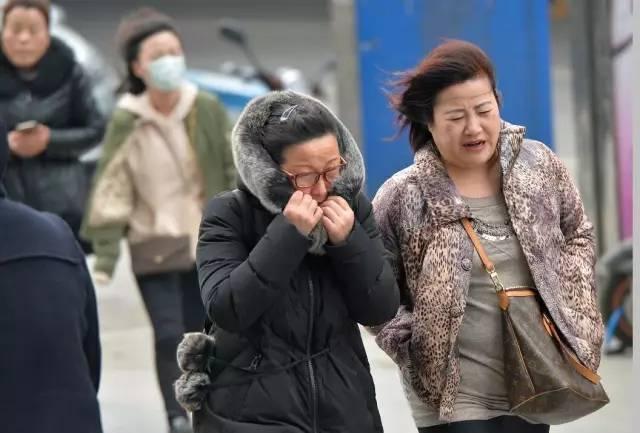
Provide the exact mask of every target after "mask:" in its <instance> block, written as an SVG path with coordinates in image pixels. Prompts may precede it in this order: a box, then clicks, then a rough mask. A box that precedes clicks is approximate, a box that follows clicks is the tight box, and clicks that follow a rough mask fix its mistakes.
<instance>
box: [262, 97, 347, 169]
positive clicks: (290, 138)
mask: <svg viewBox="0 0 640 433" xmlns="http://www.w3.org/2000/svg"><path fill="white" fill-rule="evenodd" d="M327 134H332V135H335V136H336V137H337V136H338V126H337V125H336V121H335V118H334V116H333V115H332V114H331V113H330V112H329V111H328V110H327V109H326V108H325V107H323V106H322V105H321V104H318V103H316V102H313V101H311V100H306V99H303V100H302V101H300V102H299V103H298V104H295V105H291V104H287V103H277V104H275V105H273V106H272V107H271V115H270V116H269V118H268V119H267V121H266V122H265V124H264V127H263V128H262V145H263V147H264V148H265V149H266V151H267V152H268V153H269V155H270V156H271V158H273V160H274V161H275V162H276V163H277V164H281V163H282V162H283V153H284V151H285V149H287V148H288V147H289V146H292V145H295V144H299V143H303V142H305V141H309V140H313V139H314V138H320V137H323V136H325V135H327Z"/></svg>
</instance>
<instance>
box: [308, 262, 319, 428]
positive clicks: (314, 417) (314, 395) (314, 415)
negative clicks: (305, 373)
mask: <svg viewBox="0 0 640 433" xmlns="http://www.w3.org/2000/svg"><path fill="white" fill-rule="evenodd" d="M308 279H309V333H308V339H307V356H308V357H309V360H308V361H307V365H308V367H309V381H310V382H311V404H312V408H311V422H312V431H313V432H314V433H315V432H317V431H318V389H317V385H316V377H315V372H314V369H313V360H312V359H311V358H310V357H311V341H312V338H313V318H314V317H313V316H314V314H315V298H314V292H315V288H314V285H313V279H312V278H311V274H309V277H308Z"/></svg>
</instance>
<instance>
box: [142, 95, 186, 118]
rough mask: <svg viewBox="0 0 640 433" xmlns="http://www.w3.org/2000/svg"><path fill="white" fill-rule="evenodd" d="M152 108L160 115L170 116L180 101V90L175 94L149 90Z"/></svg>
mask: <svg viewBox="0 0 640 433" xmlns="http://www.w3.org/2000/svg"><path fill="white" fill-rule="evenodd" d="M147 92H148V94H149V101H151V106H152V107H153V108H154V109H155V110H156V111H157V112H158V113H160V114H163V115H165V116H169V115H170V114H171V113H173V110H174V109H175V108H176V105H178V102H179V101H180V90H175V91H173V92H159V91H157V90H154V89H147Z"/></svg>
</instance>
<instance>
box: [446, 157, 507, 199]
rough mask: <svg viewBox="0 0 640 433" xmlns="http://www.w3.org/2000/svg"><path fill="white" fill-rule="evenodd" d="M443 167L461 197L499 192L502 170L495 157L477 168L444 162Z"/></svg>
mask: <svg viewBox="0 0 640 433" xmlns="http://www.w3.org/2000/svg"><path fill="white" fill-rule="evenodd" d="M445 167H446V169H447V173H448V174H449V177H450V178H451V180H452V181H453V183H454V185H455V186H456V189H457V190H458V193H459V194H460V195H461V196H463V197H469V198H483V197H491V196H494V195H496V194H498V193H499V192H500V188H501V183H502V172H501V170H500V163H499V161H498V159H497V158H496V159H494V160H491V161H489V162H488V163H487V165H484V166H481V167H477V168H460V167H455V166H450V165H446V164H445Z"/></svg>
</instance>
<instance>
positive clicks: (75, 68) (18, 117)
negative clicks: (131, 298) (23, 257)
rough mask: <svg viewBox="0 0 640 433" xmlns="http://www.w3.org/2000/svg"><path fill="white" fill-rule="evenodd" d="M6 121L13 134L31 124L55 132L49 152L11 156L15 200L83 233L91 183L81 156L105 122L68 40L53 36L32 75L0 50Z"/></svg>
mask: <svg viewBox="0 0 640 433" xmlns="http://www.w3.org/2000/svg"><path fill="white" fill-rule="evenodd" d="M0 120H2V122H3V123H4V124H5V126H6V127H7V129H8V130H12V129H14V128H15V126H16V125H17V124H18V123H20V122H25V121H29V120H35V121H37V122H39V123H42V124H44V125H46V126H48V127H49V128H50V129H51V139H50V142H49V145H48V147H47V149H46V150H45V151H44V153H42V154H41V155H38V156H36V157H34V158H20V157H18V156H17V155H12V156H11V159H10V160H9V166H8V168H7V173H6V176H5V179H4V184H5V187H6V190H7V193H8V195H9V198H11V199H12V200H15V201H19V202H22V203H25V204H27V205H29V206H31V207H33V208H35V209H38V210H45V211H49V212H52V213H55V214H57V215H59V216H61V217H62V218H63V219H64V220H65V221H66V222H67V223H68V224H69V225H70V226H71V227H72V229H73V230H74V232H77V230H78V228H79V225H80V221H81V217H82V213H83V212H84V206H85V201H86V195H87V191H88V186H89V185H88V183H89V181H90V178H89V175H88V173H87V172H86V168H85V167H83V165H81V164H80V162H79V161H78V158H79V157H80V156H81V155H82V154H83V153H84V152H86V151H87V150H89V149H91V148H92V147H94V146H96V145H97V144H98V143H99V142H100V140H101V139H102V135H103V132H104V126H105V120H104V118H103V116H102V115H101V114H100V112H99V111H98V108H97V106H96V104H95V101H94V99H93V95H92V90H91V83H90V81H89V78H88V76H87V74H86V73H85V72H84V70H83V69H82V67H81V66H80V65H79V64H78V63H77V62H76V60H75V58H74V55H73V52H72V51H71V49H70V48H69V47H68V46H67V45H65V44H64V42H62V41H60V40H59V39H56V38H52V39H51V45H50V47H49V49H48V50H47V51H46V53H45V54H44V56H43V57H42V59H41V60H40V62H39V63H38V64H37V65H36V68H35V73H33V74H30V75H25V74H23V73H21V72H20V71H18V70H17V69H16V68H15V67H14V66H13V65H12V64H11V62H10V61H9V60H8V58H7V57H6V56H5V54H4V53H3V52H2V51H1V50H0Z"/></svg>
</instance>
